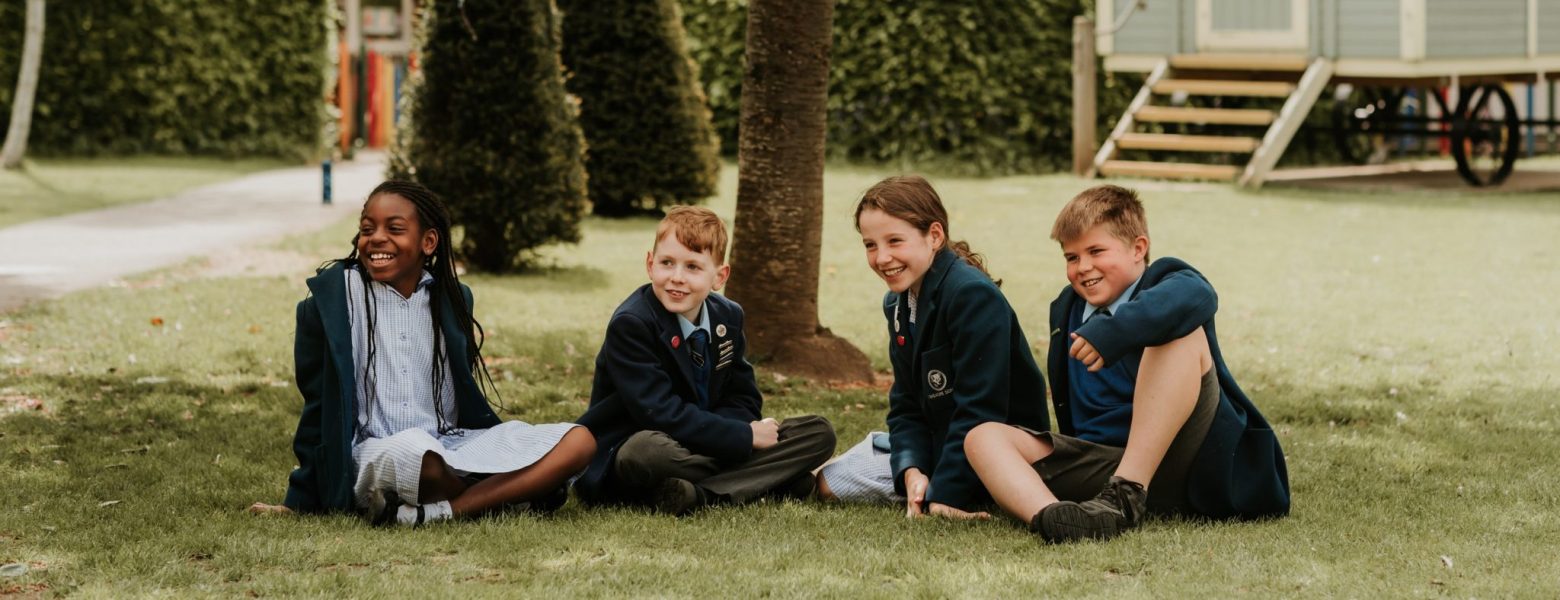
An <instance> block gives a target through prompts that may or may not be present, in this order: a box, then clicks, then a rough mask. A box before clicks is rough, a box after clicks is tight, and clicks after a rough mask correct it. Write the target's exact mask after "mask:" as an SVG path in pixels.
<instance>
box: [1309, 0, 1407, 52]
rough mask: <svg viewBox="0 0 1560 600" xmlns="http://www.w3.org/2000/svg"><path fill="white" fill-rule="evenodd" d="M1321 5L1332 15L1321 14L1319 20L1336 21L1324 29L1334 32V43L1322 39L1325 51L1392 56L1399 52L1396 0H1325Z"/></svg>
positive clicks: (1399, 13)
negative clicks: (1335, 32)
mask: <svg viewBox="0 0 1560 600" xmlns="http://www.w3.org/2000/svg"><path fill="white" fill-rule="evenodd" d="M1322 4H1323V5H1324V7H1323V11H1324V14H1330V15H1331V16H1332V19H1327V18H1326V17H1324V20H1323V21H1322V22H1323V23H1335V24H1336V25H1335V26H1334V27H1331V28H1323V29H1324V30H1325V29H1333V30H1336V31H1337V37H1336V43H1337V45H1336V46H1333V45H1332V44H1330V43H1328V42H1327V41H1324V42H1323V46H1322V47H1323V48H1324V49H1325V52H1326V53H1327V54H1329V55H1332V56H1348V57H1351V58H1394V59H1395V58H1398V57H1399V56H1401V55H1402V53H1403V47H1402V43H1403V42H1402V39H1403V26H1402V18H1403V15H1402V12H1403V11H1402V9H1401V8H1400V7H1399V0H1326V1H1325V2H1322ZM1329 9H1330V10H1329ZM1333 19H1336V20H1333ZM1324 36H1325V33H1324ZM1324 40H1325V38H1324Z"/></svg>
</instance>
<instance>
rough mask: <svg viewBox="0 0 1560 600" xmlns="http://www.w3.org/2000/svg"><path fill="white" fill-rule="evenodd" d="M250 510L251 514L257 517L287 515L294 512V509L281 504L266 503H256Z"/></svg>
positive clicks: (250, 506)
mask: <svg viewBox="0 0 1560 600" xmlns="http://www.w3.org/2000/svg"><path fill="white" fill-rule="evenodd" d="M248 510H249V512H251V513H253V514H257V515H285V514H288V513H291V512H292V509H291V508H287V507H286V506H283V505H280V504H266V503H264V502H256V503H254V504H251V505H249V508H248Z"/></svg>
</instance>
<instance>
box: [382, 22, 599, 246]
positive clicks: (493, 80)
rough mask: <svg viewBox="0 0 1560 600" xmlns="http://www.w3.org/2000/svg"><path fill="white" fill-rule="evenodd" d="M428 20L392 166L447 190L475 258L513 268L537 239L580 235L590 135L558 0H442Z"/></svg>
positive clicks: (571, 239)
mask: <svg viewBox="0 0 1560 600" xmlns="http://www.w3.org/2000/svg"><path fill="white" fill-rule="evenodd" d="M427 18H428V23H427V25H426V30H425V31H424V36H425V39H424V43H423V49H422V65H423V66H422V71H421V73H420V75H419V77H415V78H414V79H413V86H412V87H413V88H415V89H414V90H413V91H412V94H411V100H410V103H411V108H410V110H409V114H410V117H411V127H403V128H402V129H401V132H402V135H403V137H402V138H401V139H399V140H397V144H396V149H395V151H394V155H393V156H392V157H391V167H390V172H391V175H392V176H396V177H406V178H411V179H416V180H417V181H420V182H422V183H423V184H424V185H427V186H428V187H429V188H431V189H432V190H434V191H435V192H438V193H439V194H440V195H442V196H443V197H444V198H445V199H446V201H447V202H448V203H449V207H450V212H451V213H452V215H451V216H452V217H453V218H454V219H455V222H456V223H457V224H458V225H460V226H461V227H462V228H463V230H464V233H465V237H464V239H463V240H462V242H461V246H460V249H461V252H462V253H463V254H464V256H465V258H466V259H467V260H468V261H470V263H471V264H472V266H474V267H477V268H480V269H483V270H489V271H505V270H510V269H514V268H518V267H522V266H525V264H526V263H527V261H528V258H529V251H530V250H531V249H532V248H535V247H537V246H540V245H542V244H547V243H552V242H577V241H579V239H580V231H579V222H580V218H581V217H583V216H584V213H585V211H586V210H587V205H588V202H587V200H586V194H585V166H584V151H585V141H584V138H583V137H582V136H581V134H580V127H579V123H578V121H577V118H578V117H577V115H576V109H575V107H573V106H571V105H570V104H569V102H568V101H567V99H566V97H565V94H564V88H563V67H562V65H561V64H560V63H559V60H558V47H559V31H558V15H557V13H556V12H555V11H554V8H553V4H552V1H551V0H524V1H521V2H507V1H502V0H469V1H466V2H459V3H458V2H455V1H453V0H441V1H437V2H434V3H433V5H432V7H431V8H430V9H429V10H428V13H427Z"/></svg>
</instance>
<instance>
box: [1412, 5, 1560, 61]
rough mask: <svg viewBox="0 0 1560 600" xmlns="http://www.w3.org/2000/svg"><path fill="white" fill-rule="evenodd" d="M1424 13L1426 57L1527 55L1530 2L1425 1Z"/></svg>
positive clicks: (1541, 32) (1540, 33) (1542, 33)
mask: <svg viewBox="0 0 1560 600" xmlns="http://www.w3.org/2000/svg"><path fill="white" fill-rule="evenodd" d="M1425 13H1426V18H1425V58H1486V57H1511V56H1525V55H1526V54H1527V35H1528V28H1527V14H1528V3H1527V0H1478V2H1469V1H1468V0H1425ZM1544 33H1545V32H1543V31H1540V32H1539V35H1540V36H1542V35H1544Z"/></svg>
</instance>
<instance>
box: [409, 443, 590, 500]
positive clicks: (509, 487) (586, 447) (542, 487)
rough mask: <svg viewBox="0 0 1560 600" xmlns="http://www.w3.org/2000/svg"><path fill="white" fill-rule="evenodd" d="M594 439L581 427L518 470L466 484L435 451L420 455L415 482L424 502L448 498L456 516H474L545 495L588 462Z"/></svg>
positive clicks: (554, 489)
mask: <svg viewBox="0 0 1560 600" xmlns="http://www.w3.org/2000/svg"><path fill="white" fill-rule="evenodd" d="M595 452H596V439H595V438H594V437H591V435H590V431H589V430H587V429H585V428H584V427H575V428H573V429H570V430H569V432H568V433H566V434H564V436H563V439H562V440H559V442H558V445H557V446H554V447H553V449H552V451H550V452H548V453H547V454H546V455H545V456H543V457H542V459H541V460H538V461H536V462H535V463H533V464H531V465H530V466H527V467H526V468H524V469H520V470H518V471H510V472H508V473H498V474H495V475H491V476H489V477H487V478H486V479H483V480H481V481H478V482H476V483H473V484H469V485H468V484H467V483H466V482H465V481H463V480H462V479H461V478H460V476H458V475H456V474H455V471H454V470H453V469H451V468H450V466H449V465H448V464H445V462H444V459H443V458H440V457H439V455H438V454H435V453H433V452H428V453H426V454H424V455H423V461H422V474H421V477H420V481H419V482H418V486H419V491H420V494H419V495H420V496H422V497H421V498H418V501H419V502H421V503H424V504H430V503H434V502H439V501H444V500H448V501H449V503H450V510H451V512H453V513H454V515H455V516H456V517H463V516H477V515H480V514H482V513H484V512H487V511H489V510H493V509H496V508H501V507H503V506H507V505H510V504H515V503H519V502H525V501H529V500H535V499H538V498H543V497H546V496H547V495H549V494H551V493H553V492H554V491H556V490H557V489H558V488H559V486H562V485H563V484H564V482H566V481H568V479H569V477H571V476H573V475H574V474H575V473H578V472H580V471H581V470H583V469H584V468H585V465H587V464H589V463H590V457H591V455H592V454H595Z"/></svg>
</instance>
